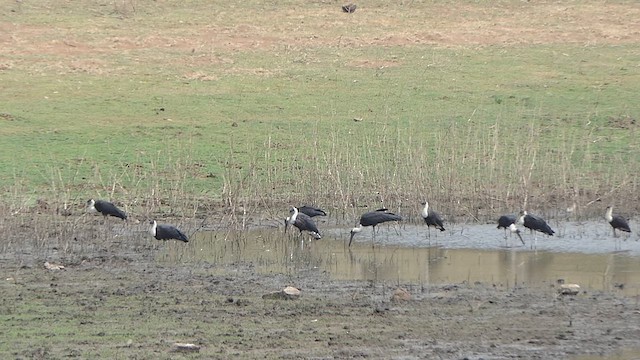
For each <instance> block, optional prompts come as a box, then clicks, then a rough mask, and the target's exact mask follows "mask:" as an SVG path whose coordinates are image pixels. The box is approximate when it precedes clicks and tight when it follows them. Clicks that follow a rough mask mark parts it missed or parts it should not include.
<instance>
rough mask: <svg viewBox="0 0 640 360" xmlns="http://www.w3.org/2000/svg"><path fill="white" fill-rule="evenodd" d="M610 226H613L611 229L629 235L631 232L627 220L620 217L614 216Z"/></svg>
mask: <svg viewBox="0 0 640 360" xmlns="http://www.w3.org/2000/svg"><path fill="white" fill-rule="evenodd" d="M609 224H611V227H612V228H613V229H614V230H620V231H624V232H628V233H630V232H631V228H630V227H629V223H627V219H625V218H623V217H622V216H620V215H613V219H611V221H610V222H609Z"/></svg>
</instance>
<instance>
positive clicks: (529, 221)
mask: <svg viewBox="0 0 640 360" xmlns="http://www.w3.org/2000/svg"><path fill="white" fill-rule="evenodd" d="M524 227H526V228H528V229H531V230H535V231H539V232H541V233H543V234H547V235H550V236H553V234H554V233H555V231H553V230H552V229H551V227H550V226H549V224H547V222H546V221H544V219H542V218H540V217H537V216H534V215H527V216H525V217H524Z"/></svg>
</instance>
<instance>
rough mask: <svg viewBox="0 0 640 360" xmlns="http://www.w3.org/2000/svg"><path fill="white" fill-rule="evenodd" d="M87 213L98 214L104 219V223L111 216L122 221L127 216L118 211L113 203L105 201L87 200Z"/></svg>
mask: <svg viewBox="0 0 640 360" xmlns="http://www.w3.org/2000/svg"><path fill="white" fill-rule="evenodd" d="M87 212H92V213H96V212H97V213H100V214H102V216H103V217H104V220H105V221H106V219H107V216H113V217H117V218H119V219H122V220H127V214H126V213H125V212H124V211H122V210H120V209H119V208H118V207H117V206H115V205H114V204H113V203H110V202H108V201H105V200H94V199H89V200H88V201H87Z"/></svg>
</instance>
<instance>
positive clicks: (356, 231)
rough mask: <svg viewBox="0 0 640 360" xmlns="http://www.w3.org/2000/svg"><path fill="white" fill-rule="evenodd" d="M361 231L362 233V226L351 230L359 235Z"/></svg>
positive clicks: (359, 225)
mask: <svg viewBox="0 0 640 360" xmlns="http://www.w3.org/2000/svg"><path fill="white" fill-rule="evenodd" d="M360 231H362V224H358V226H356V227H354V228H353V229H351V232H352V233H359V232H360Z"/></svg>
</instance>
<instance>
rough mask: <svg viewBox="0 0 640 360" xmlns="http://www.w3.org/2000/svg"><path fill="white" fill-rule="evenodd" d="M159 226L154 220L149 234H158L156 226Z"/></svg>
mask: <svg viewBox="0 0 640 360" xmlns="http://www.w3.org/2000/svg"><path fill="white" fill-rule="evenodd" d="M157 227H158V223H157V222H156V221H155V220H153V224H151V226H150V227H149V234H151V235H153V236H156V228H157Z"/></svg>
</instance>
